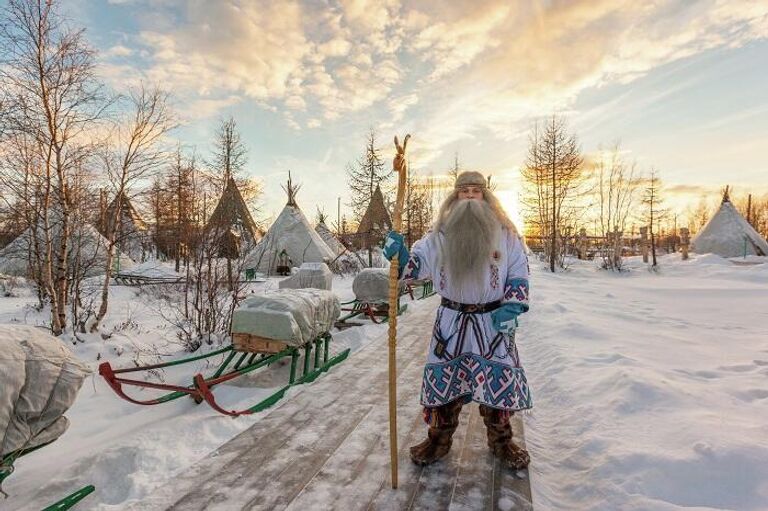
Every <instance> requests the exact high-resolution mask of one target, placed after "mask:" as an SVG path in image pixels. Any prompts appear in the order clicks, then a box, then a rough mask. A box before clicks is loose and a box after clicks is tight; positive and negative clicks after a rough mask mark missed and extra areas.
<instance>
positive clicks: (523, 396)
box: [384, 172, 532, 469]
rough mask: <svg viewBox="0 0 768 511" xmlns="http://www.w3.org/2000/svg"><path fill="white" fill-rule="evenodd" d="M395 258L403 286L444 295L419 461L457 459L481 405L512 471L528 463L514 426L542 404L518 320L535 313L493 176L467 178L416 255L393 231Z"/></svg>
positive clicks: (425, 391) (524, 264)
mask: <svg viewBox="0 0 768 511" xmlns="http://www.w3.org/2000/svg"><path fill="white" fill-rule="evenodd" d="M395 253H398V254H399V261H402V263H401V278H402V279H432V280H433V281H434V284H435V290H436V292H437V293H438V294H439V295H440V296H441V297H442V300H441V302H440V307H439V308H438V309H437V318H436V319H435V324H434V328H433V331H432V341H431V343H430V347H429V354H428V357H427V363H426V366H425V367H424V377H423V379H422V387H421V404H422V405H423V407H424V419H425V421H426V423H427V425H428V426H429V429H428V432H427V439H426V440H424V441H423V442H422V443H420V444H418V445H415V446H413V447H411V449H410V453H411V459H412V460H413V461H414V463H416V464H419V465H428V464H430V463H433V462H435V461H437V460H439V459H440V458H442V457H444V456H445V455H446V454H448V451H449V450H450V448H451V443H452V436H453V433H454V432H455V431H456V428H457V427H458V425H459V413H460V412H461V408H462V406H463V405H464V404H467V403H470V402H472V401H475V402H477V403H479V404H480V414H481V415H482V417H483V421H484V422H485V426H486V428H487V430H488V431H487V432H488V446H489V447H490V448H491V450H492V452H493V453H494V454H495V455H496V456H497V457H499V458H500V459H501V460H502V462H503V463H505V464H506V465H507V466H509V467H511V468H514V469H521V468H524V467H526V466H528V463H529V462H530V457H529V455H528V452H527V451H526V450H525V449H523V448H521V447H519V446H517V445H515V444H514V442H513V441H512V428H511V426H510V423H509V420H510V417H511V415H512V414H513V413H514V412H517V411H520V410H525V409H528V408H531V406H532V403H531V394H530V391H529V388H528V382H527V380H526V377H525V372H524V370H523V368H522V366H521V364H520V357H519V356H518V353H517V347H516V345H515V336H514V333H515V327H516V326H517V316H518V315H520V314H522V313H524V312H526V311H527V310H528V289H529V287H528V259H527V257H526V255H525V251H524V245H523V242H522V240H521V239H520V236H519V234H518V232H517V229H516V228H515V226H514V224H513V223H512V221H511V220H510V219H509V218H508V217H507V215H506V214H505V213H504V211H503V210H502V208H501V205H500V204H499V201H498V199H496V197H495V196H494V195H493V193H492V192H491V190H489V189H488V187H487V185H486V180H485V178H484V177H483V175H482V174H480V173H479V172H463V173H461V174H459V176H458V178H457V179H456V184H455V188H454V191H453V192H452V194H451V195H450V196H449V197H448V198H447V199H446V200H445V202H443V204H442V206H441V207H440V211H439V213H438V217H437V221H436V223H435V225H434V227H433V229H432V230H431V231H430V232H428V233H427V234H426V235H425V236H424V237H423V238H422V239H420V240H419V241H417V242H416V243H414V245H413V248H412V251H411V253H410V254H409V253H408V250H407V249H406V247H405V244H404V241H403V237H402V235H400V234H399V233H397V232H391V233H389V234H388V235H387V240H386V244H385V247H384V255H385V257H387V259H390V258H391V257H392V256H393V255H394V254H395Z"/></svg>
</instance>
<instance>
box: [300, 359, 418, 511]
mask: <svg viewBox="0 0 768 511" xmlns="http://www.w3.org/2000/svg"><path fill="white" fill-rule="evenodd" d="M399 355H400V359H399V362H400V363H401V366H400V373H399V375H398V389H399V390H400V393H399V395H398V408H397V414H398V424H399V425H400V426H401V427H402V425H403V424H406V425H412V424H413V418H414V416H415V417H416V418H417V419H418V418H419V416H420V413H419V411H420V410H419V406H418V400H419V393H420V390H421V387H420V386H419V385H414V381H420V380H421V374H422V372H423V366H422V364H421V363H420V361H419V359H418V358H417V357H413V356H410V357H406V355H407V354H406V353H399ZM406 359H409V360H408V362H407V364H406ZM384 390H385V389H384V388H381V393H380V394H379V396H380V397H379V400H378V402H377V403H376V406H375V408H374V409H373V411H372V412H371V413H370V414H369V415H368V416H367V417H366V418H365V420H364V421H363V422H362V423H361V424H360V426H359V427H358V428H357V429H356V430H355V431H353V432H352V433H351V434H350V435H349V437H348V438H347V439H346V440H345V441H344V442H343V443H342V444H341V445H340V446H339V450H338V452H336V453H334V455H332V456H331V457H329V459H328V460H327V462H326V463H325V465H323V467H322V468H321V470H319V471H318V473H317V474H316V475H315V476H314V477H313V478H312V479H311V480H310V481H308V483H307V485H306V486H305V487H304V488H303V489H302V492H301V493H300V494H299V495H297V498H296V499H295V500H294V501H292V502H291V504H290V506H288V508H287V509H289V510H290V509H295V510H303V509H310V508H311V507H312V505H313V504H314V503H316V502H317V501H318V499H320V498H322V500H323V503H324V506H327V508H329V509H345V510H352V509H365V507H367V505H366V503H367V502H368V500H369V499H370V496H371V495H375V494H376V493H377V492H378V490H379V489H380V487H381V486H382V485H384V484H386V485H387V486H389V485H390V481H389V477H388V476H389V456H388V453H389V451H388V446H389V430H388V422H387V421H388V409H387V407H386V402H385V400H384V401H383V400H382V399H381V397H382V396H383V397H384V398H385V399H386V394H385V393H384ZM422 424H423V422H422ZM409 429H410V428H409V427H406V428H405V431H406V432H409ZM402 432H403V430H402V429H401V430H400V431H399V435H398V436H399V437H400V436H402ZM403 447H404V446H403V445H402V444H400V452H403ZM406 452H407V451H406ZM402 464H405V466H404V468H405V467H407V465H411V462H410V460H407V461H403V460H401V465H402Z"/></svg>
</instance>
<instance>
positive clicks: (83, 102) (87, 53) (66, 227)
mask: <svg viewBox="0 0 768 511" xmlns="http://www.w3.org/2000/svg"><path fill="white" fill-rule="evenodd" d="M2 19H3V21H4V22H3V23H2V24H1V25H0V48H1V49H2V51H0V54H2V55H3V61H2V63H1V65H0V90H2V100H1V101H2V102H3V104H9V105H13V106H12V107H10V108H9V109H8V110H7V112H6V114H5V115H4V116H3V117H4V130H5V131H9V132H13V133H20V134H24V135H25V136H26V137H29V140H31V141H32V142H33V143H34V145H35V151H36V152H37V153H38V156H39V158H40V163H41V167H42V176H43V187H42V190H41V199H42V200H41V207H40V209H39V211H40V218H39V219H37V220H38V222H39V225H40V231H41V234H42V236H41V245H42V250H41V252H42V254H43V257H42V260H43V265H42V266H43V268H42V272H41V277H42V278H41V280H42V281H43V285H44V287H45V292H46V295H47V298H48V299H49V300H50V303H51V329H52V331H53V333H54V334H56V335H58V334H61V333H62V332H63V331H64V329H65V328H66V325H67V301H68V292H69V281H68V276H69V268H68V262H69V252H70V249H71V246H70V237H71V231H72V218H71V217H72V210H73V198H72V190H71V180H72V175H73V173H74V172H75V170H76V169H77V168H82V167H83V166H84V163H85V161H86V159H87V158H88V157H90V156H91V154H92V151H93V146H92V144H90V143H89V139H90V138H91V137H90V135H91V133H89V130H92V129H93V127H94V122H95V121H96V120H98V119H99V118H100V117H101V115H102V113H103V111H104V108H106V106H107V102H106V100H105V97H104V95H103V94H102V92H101V86H100V84H99V83H98V82H97V81H96V79H95V76H94V72H93V70H94V65H95V60H94V51H93V50H92V49H91V47H90V46H89V45H88V43H87V42H86V40H85V38H84V37H83V30H75V29H71V28H70V27H68V26H67V25H66V24H65V23H64V22H63V18H62V17H61V15H60V14H59V13H58V3H57V2H54V1H53V0H48V1H43V0H9V1H8V3H7V5H6V7H5V8H4V9H3V11H2ZM8 112H10V113H8Z"/></svg>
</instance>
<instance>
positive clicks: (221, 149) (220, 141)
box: [204, 117, 263, 214]
mask: <svg viewBox="0 0 768 511" xmlns="http://www.w3.org/2000/svg"><path fill="white" fill-rule="evenodd" d="M247 163H248V148H247V147H246V146H245V144H244V143H243V140H242V137H241V135H240V131H239V130H238V129H237V123H236V122H235V119H234V118H232V117H230V118H228V119H225V120H223V121H221V123H220V124H219V127H218V129H217V131H216V134H215V135H214V141H213V154H212V155H211V157H210V159H206V160H205V162H204V166H205V168H206V169H207V174H206V178H207V180H208V181H209V182H210V184H211V185H212V188H213V190H212V193H213V195H214V196H216V197H220V196H221V194H222V193H223V192H224V188H226V186H227V183H228V182H229V179H230V178H232V179H234V180H235V184H236V185H237V188H238V190H240V193H241V195H242V196H243V200H244V201H245V203H246V204H247V205H248V206H249V208H250V209H252V210H254V212H255V213H257V214H258V212H259V208H258V201H259V199H260V198H261V195H262V193H263V186H262V185H261V183H260V182H259V181H258V180H257V179H254V178H250V177H248V176H246V175H245V174H244V173H245V166H246V164H247ZM212 202H213V201H212ZM214 204H215V202H214ZM207 213H208V212H206V214H207Z"/></svg>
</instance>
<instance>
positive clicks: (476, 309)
mask: <svg viewBox="0 0 768 511" xmlns="http://www.w3.org/2000/svg"><path fill="white" fill-rule="evenodd" d="M440 305H442V306H443V307H447V308H449V309H453V310H455V311H459V312H463V313H465V314H484V313H486V312H491V311H494V310H496V309H498V308H499V307H500V306H501V300H496V301H493V302H487V303H459V302H454V301H453V300H449V299H448V298H443V299H441V300H440Z"/></svg>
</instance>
